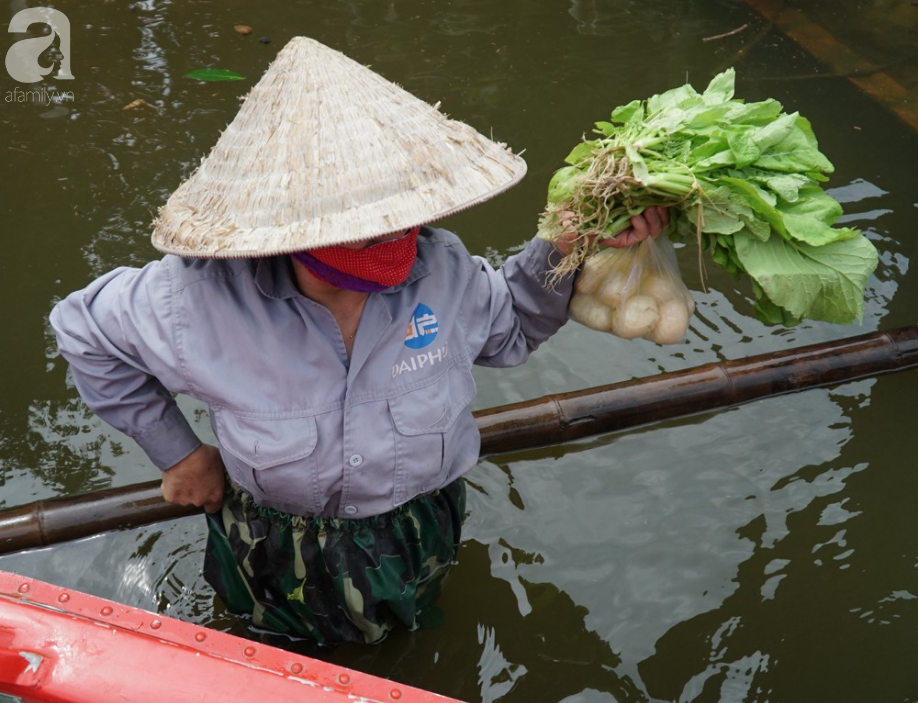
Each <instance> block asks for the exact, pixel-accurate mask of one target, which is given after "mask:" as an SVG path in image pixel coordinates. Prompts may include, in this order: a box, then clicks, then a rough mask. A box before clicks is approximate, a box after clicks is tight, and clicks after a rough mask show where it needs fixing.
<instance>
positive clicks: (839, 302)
mask: <svg viewBox="0 0 918 703" xmlns="http://www.w3.org/2000/svg"><path fill="white" fill-rule="evenodd" d="M733 241H734V242H735V245H736V254H737V256H738V257H739V260H740V261H741V262H742V264H743V267H744V268H745V269H746V271H747V272H748V273H749V275H750V276H751V277H752V279H753V280H754V281H755V283H756V284H757V285H758V286H760V287H761V289H762V291H763V292H764V294H765V295H766V296H767V297H768V299H769V300H770V301H771V302H772V303H773V304H774V305H777V306H779V307H781V308H783V309H784V310H786V311H787V312H788V313H789V314H790V315H791V316H792V317H793V318H798V319H802V318H809V319H814V320H824V321H826V322H834V323H839V324H849V323H851V322H852V321H854V320H860V319H861V318H862V317H863V314H864V288H865V287H866V285H867V280H868V279H869V278H870V275H871V274H872V273H873V271H874V269H875V268H876V266H877V260H878V257H877V251H876V249H875V248H874V246H873V244H871V243H870V241H869V240H868V239H867V238H866V237H863V236H859V237H855V238H853V239H848V240H845V241H837V242H832V243H831V244H826V245H825V246H820V247H813V246H810V245H808V244H800V243H790V242H788V241H786V240H784V239H782V238H780V237H771V238H770V239H769V240H768V241H767V242H760V241H758V240H757V239H755V238H754V237H752V235H750V234H748V233H747V232H745V231H740V232H737V233H736V234H734V235H733Z"/></svg>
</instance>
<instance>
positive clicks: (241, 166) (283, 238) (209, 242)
mask: <svg viewBox="0 0 918 703" xmlns="http://www.w3.org/2000/svg"><path fill="white" fill-rule="evenodd" d="M525 172H526V163H525V162H524V161H523V160H522V159H521V158H520V157H519V156H516V155H514V154H513V153H512V152H511V151H510V150H509V149H507V148H506V147H505V146H504V145H503V144H497V143H495V142H492V141H491V140H489V139H487V138H486V137H484V136H482V135H481V134H479V133H478V132H477V131H475V130H474V129H472V128H471V127H469V126H468V125H466V124H462V123H461V122H456V121H454V120H450V119H447V118H446V117H445V116H444V115H443V114H442V113H440V112H439V111H438V110H437V108H436V107H434V106H431V105H428V104H427V103H425V102H423V101H421V100H419V99H418V98H416V97H414V96H413V95H411V94H410V93H407V92H406V91H405V90H403V89H402V88H400V87H399V86H397V85H395V84H393V83H390V82H389V81H387V80H386V79H384V78H382V77H381V76H379V75H378V74H376V73H374V72H373V71H371V70H370V69H368V68H366V67H364V66H361V65H360V64H358V63H356V62H355V61H353V60H351V59H349V58H347V57H346V56H344V55H343V54H341V53H339V52H337V51H334V50H333V49H330V48H328V47H326V46H324V45H322V44H320V43H318V42H316V41H314V40H311V39H307V38H305V37H296V38H294V39H292V40H291V41H290V42H289V43H288V44H287V45H286V46H285V47H284V48H283V49H282V50H281V52H280V53H279V54H278V56H277V58H276V59H275V60H274V62H273V63H272V64H271V65H270V66H269V67H268V70H267V71H266V72H265V75H264V76H263V77H262V79H261V80H260V81H259V82H258V84H257V85H256V86H255V87H254V88H253V89H252V91H251V92H250V93H249V95H248V96H247V98H246V100H245V103H244V104H243V105H242V108H241V109H240V110H239V113H238V114H237V115H236V118H235V119H234V120H233V121H232V123H231V124H230V125H229V127H227V128H226V131H225V132H223V134H222V135H221V137H220V139H219V140H218V141H217V143H216V145H215V146H214V148H213V150H212V151H211V152H210V154H209V155H208V156H207V157H206V158H205V159H204V160H203V161H202V163H201V166H200V167H199V168H198V170H197V171H196V172H195V173H194V174H193V175H192V176H191V177H190V178H189V179H188V180H187V181H185V183H183V184H182V185H181V186H179V188H178V189H177V190H176V191H175V192H174V193H173V194H172V196H171V197H170V198H169V200H168V201H167V202H166V204H165V205H164V206H163V207H162V208H161V209H160V212H159V217H158V218H157V219H156V221H155V222H154V227H155V229H154V232H153V246H155V247H156V248H157V249H159V250H160V251H162V252H165V253H169V254H178V255H180V256H187V257H202V258H234V257H254V256H268V255H272V254H284V253H289V252H292V251H297V250H302V249H310V248H315V247H322V246H327V245H330V244H344V243H348V242H355V241H358V240H361V239H367V238H370V237H374V236H377V235H380V234H387V233H390V232H396V231H399V230H402V229H407V228H409V227H413V226H415V225H419V224H425V223H429V222H433V221H436V220H438V219H440V218H443V217H446V216H447V215H450V214H452V213H455V212H459V211H460V210H464V209H466V208H468V207H471V206H472V205H475V204H477V203H480V202H482V201H484V200H487V199H488V198H491V197H493V196H495V195H497V194H499V193H501V192H503V191H504V190H507V189H508V188H510V187H511V186H513V185H514V184H516V183H517V182H518V181H519V180H520V179H521V178H522V177H523V175H524V174H525Z"/></svg>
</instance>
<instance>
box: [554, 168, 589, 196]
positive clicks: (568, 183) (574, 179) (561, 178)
mask: <svg viewBox="0 0 918 703" xmlns="http://www.w3.org/2000/svg"><path fill="white" fill-rule="evenodd" d="M581 176H582V172H581V171H580V169H579V168H576V167H574V166H565V167H564V168H560V169H558V170H557V171H555V175H554V176H552V177H551V181H550V182H549V184H548V202H550V203H553V204H555V205H558V204H560V203H563V202H564V201H566V200H570V199H571V198H572V197H573V195H574V193H575V192H576V190H577V186H578V185H579V183H580V178H581Z"/></svg>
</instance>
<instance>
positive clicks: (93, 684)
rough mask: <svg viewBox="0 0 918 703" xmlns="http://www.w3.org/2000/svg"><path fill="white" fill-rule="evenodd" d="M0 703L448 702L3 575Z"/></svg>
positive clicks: (0, 589)
mask: <svg viewBox="0 0 918 703" xmlns="http://www.w3.org/2000/svg"><path fill="white" fill-rule="evenodd" d="M0 694H5V696H0V701H22V703H33V702H38V701H41V702H43V703H44V702H51V703H58V702H60V703H84V702H85V703H89V702H90V701H91V702H92V703H107V702H108V701H121V702H123V701H147V700H149V701H169V702H170V703H185V702H186V701H188V702H191V701H196V702H198V703H200V702H203V701H215V702H216V701H219V702H220V703H225V702H226V701H227V700H238V701H245V700H255V699H257V700H272V701H294V700H295V701H300V702H304V703H326V702H327V703H333V702H339V703H343V702H344V701H355V700H356V701H376V702H379V703H383V702H385V703H394V702H397V703H450V702H452V703H457V702H456V701H455V700H454V699H451V698H446V697H444V696H440V695H437V694H435V693H431V692H429V691H424V690H422V689H418V688H412V687H410V686H403V685H402V684H398V683H394V682H392V681H388V680H386V679H383V678H379V677H376V676H372V675H369V674H364V673H361V672H359V671H354V670H351V669H346V668H343V667H339V666H335V665H333V664H329V663H327V662H323V661H319V660H317V659H312V658H310V657H305V656H302V655H298V654H293V653H290V652H286V651H284V650H282V649H278V648H276V647H270V646H268V645H265V644H260V643H257V642H252V641H250V640H246V639H243V638H240V637H236V636H234V635H229V634H226V633H224V632H218V631H216V630H210V629H208V628H206V627H201V626H200V625H194V624H191V623H187V622H183V621H181V620H176V619H175V618H170V617H167V616H164V615H158V614H156V613H151V612H149V611H146V610H141V609H139V608H131V607H128V606H126V605H122V604H119V603H115V602H113V601H108V600H105V599H103V598H97V597H95V596H91V595H88V594H86V593H81V592H79V591H74V590H72V589H66V588H61V587H59V586H54V585H52V584H48V583H45V582H43V581H38V580H35V579H31V578H27V577H24V576H19V575H17V574H13V573H9V572H6V571H0Z"/></svg>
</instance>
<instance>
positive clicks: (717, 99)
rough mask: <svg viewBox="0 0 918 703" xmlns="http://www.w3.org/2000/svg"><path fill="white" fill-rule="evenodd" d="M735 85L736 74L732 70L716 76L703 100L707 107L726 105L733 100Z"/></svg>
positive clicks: (703, 95) (706, 90)
mask: <svg viewBox="0 0 918 703" xmlns="http://www.w3.org/2000/svg"><path fill="white" fill-rule="evenodd" d="M735 84H736V73H735V71H734V70H733V69H732V68H728V69H727V70H726V71H724V72H723V73H720V74H718V75H716V76H714V78H713V79H712V80H711V82H710V83H709V84H708V87H707V88H706V89H705V91H704V93H703V94H702V96H701V98H702V100H704V102H705V104H707V105H718V104H720V103H725V102H727V101H728V100H732V99H733V90H734V85H735Z"/></svg>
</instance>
